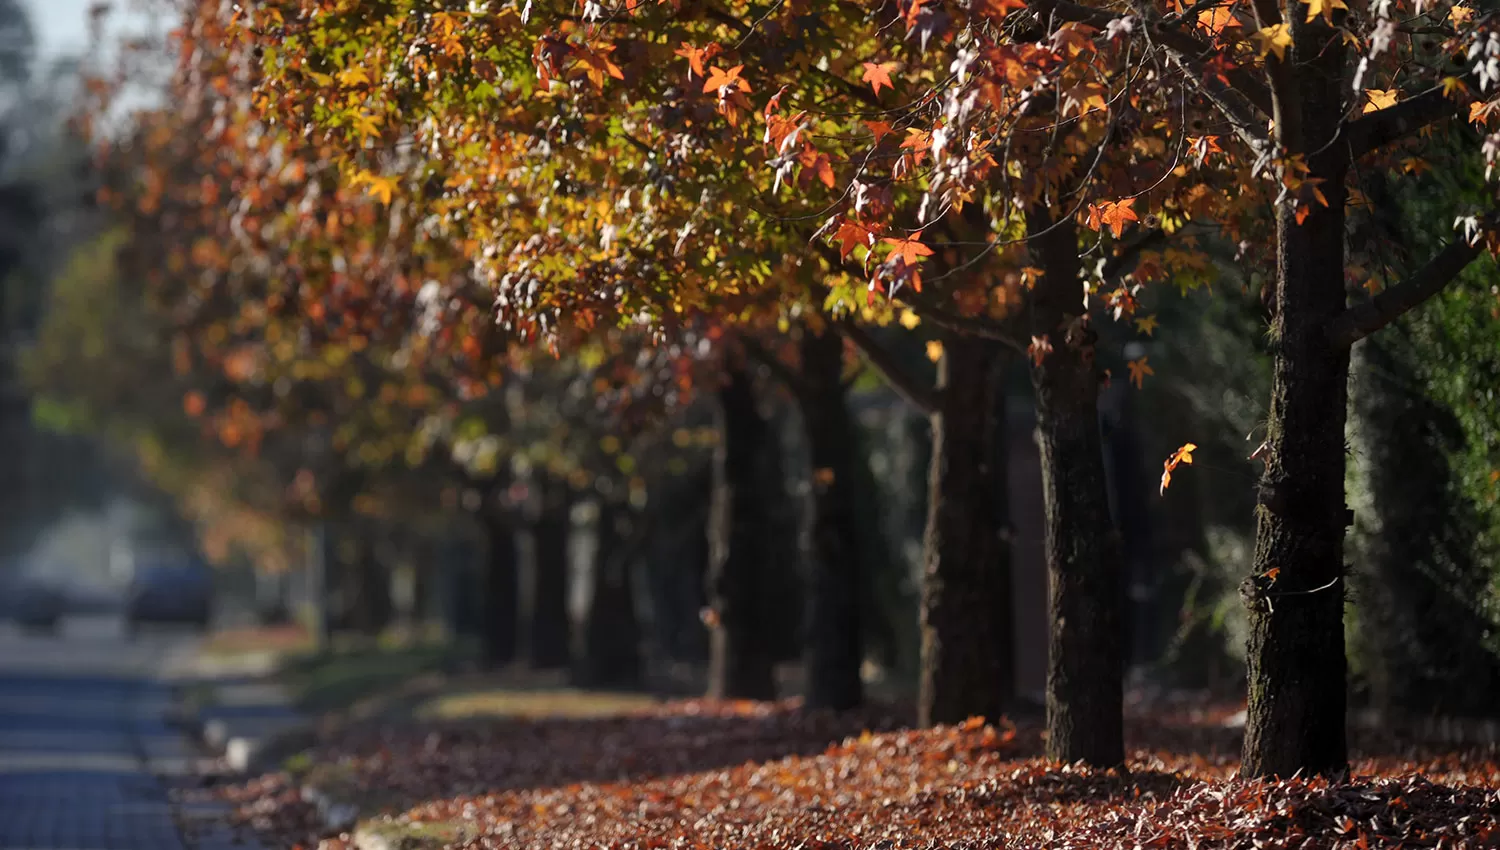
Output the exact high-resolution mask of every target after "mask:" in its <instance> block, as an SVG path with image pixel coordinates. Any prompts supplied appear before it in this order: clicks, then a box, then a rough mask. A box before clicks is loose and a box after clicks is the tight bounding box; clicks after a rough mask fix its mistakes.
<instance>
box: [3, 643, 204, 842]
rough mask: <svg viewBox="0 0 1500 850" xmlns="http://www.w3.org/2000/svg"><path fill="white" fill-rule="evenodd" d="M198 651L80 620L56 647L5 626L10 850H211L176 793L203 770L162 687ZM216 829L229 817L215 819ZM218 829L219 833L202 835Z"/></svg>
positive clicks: (5, 798) (5, 761)
mask: <svg viewBox="0 0 1500 850" xmlns="http://www.w3.org/2000/svg"><path fill="white" fill-rule="evenodd" d="M194 649H195V647H194V641H193V639H191V638H189V637H186V636H176V635H169V634H162V635H146V636H143V637H140V638H138V639H136V640H128V639H126V638H125V637H124V635H123V633H122V631H121V630H120V627H119V624H118V622H117V621H114V620H111V619H107V618H94V619H86V620H72V621H69V622H66V623H64V625H63V630H62V633H61V634H60V635H58V636H56V637H46V636H31V635H23V634H20V633H18V632H17V631H15V630H14V628H13V627H12V626H11V624H9V623H4V624H0V850H23V848H25V849H27V850H199V848H205V850H209V848H208V845H209V844H212V845H213V848H212V850H217V848H218V847H222V846H226V845H225V843H224V842H225V838H224V835H223V831H222V830H218V829H212V828H209V829H207V830H204V829H199V828H196V827H195V828H192V829H189V830H188V832H189V833H192V834H194V835H196V836H201V837H199V838H195V839H194V840H192V841H184V838H183V829H182V828H181V822H182V821H183V818H184V817H185V816H186V817H189V818H196V817H197V816H199V815H203V814H204V813H185V812H182V811H174V809H173V806H172V804H171V803H170V802H169V798H168V788H169V787H170V785H171V784H172V783H174V782H180V781H182V779H183V778H184V777H188V776H189V775H190V774H191V773H192V770H193V766H194V764H195V756H194V750H193V748H192V746H191V744H190V742H189V741H188V740H187V739H186V738H185V737H184V736H183V734H182V733H181V732H180V731H179V730H178V729H175V728H173V726H172V725H171V724H170V722H169V711H170V706H171V693H170V690H169V687H168V686H167V685H166V684H165V683H164V682H163V681H161V677H162V676H163V675H165V674H167V673H168V671H169V670H170V669H171V668H172V667H173V666H174V665H179V664H180V663H181V662H182V661H183V659H186V658H190V657H191V655H192V653H193V652H194ZM207 816H208V817H209V818H210V819H212V818H214V817H221V816H222V813H221V812H209V813H207ZM203 826H206V827H211V826H212V825H211V824H203Z"/></svg>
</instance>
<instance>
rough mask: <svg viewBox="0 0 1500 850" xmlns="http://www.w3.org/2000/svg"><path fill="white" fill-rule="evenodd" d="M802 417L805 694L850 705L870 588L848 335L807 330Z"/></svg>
mask: <svg viewBox="0 0 1500 850" xmlns="http://www.w3.org/2000/svg"><path fill="white" fill-rule="evenodd" d="M801 349H802V381H803V386H802V387H801V390H802V392H801V393H800V394H799V396H800V398H799V401H800V404H801V408H802V422H803V427H804V429H805V431H806V434H807V443H808V450H809V454H810V455H811V462H812V470H813V475H812V494H811V498H810V500H809V503H808V506H809V509H810V511H811V517H810V518H809V519H810V522H809V524H810V528H809V530H808V534H807V536H806V540H807V543H808V545H809V548H810V549H811V551H810V552H808V553H807V554H808V558H807V560H808V563H809V566H810V568H811V573H812V574H811V580H810V582H809V585H810V586H809V588H808V599H807V603H808V604H807V625H806V638H805V639H806V664H807V687H806V700H807V705H808V707H809V708H814V709H819V708H824V709H832V710H835V711H845V710H848V709H851V708H855V707H857V706H858V705H859V704H860V703H861V702H862V701H863V699H864V685H863V682H862V681H861V680H860V666H861V664H862V662H863V660H864V658H863V649H864V645H863V640H862V634H863V633H862V631H861V623H860V609H861V607H862V605H861V603H862V599H863V593H864V587H865V581H866V578H865V575H864V574H863V570H862V569H861V557H860V555H861V550H862V547H861V546H860V541H859V532H860V529H859V525H858V522H857V517H856V516H855V513H854V494H853V492H852V490H853V487H854V486H855V482H856V481H857V476H858V471H857V470H856V469H855V464H856V463H858V462H859V456H858V453H857V451H856V449H857V442H856V435H855V433H854V421H853V419H852V418H851V417H850V415H849V406H848V401H847V398H846V397H845V391H844V385H843V371H844V368H843V367H844V340H843V338H842V337H840V336H839V335H838V334H836V333H834V332H833V331H832V330H831V329H830V330H827V331H825V332H824V333H823V334H821V335H819V334H814V333H812V332H811V331H810V330H804V331H803V336H802V342H801Z"/></svg>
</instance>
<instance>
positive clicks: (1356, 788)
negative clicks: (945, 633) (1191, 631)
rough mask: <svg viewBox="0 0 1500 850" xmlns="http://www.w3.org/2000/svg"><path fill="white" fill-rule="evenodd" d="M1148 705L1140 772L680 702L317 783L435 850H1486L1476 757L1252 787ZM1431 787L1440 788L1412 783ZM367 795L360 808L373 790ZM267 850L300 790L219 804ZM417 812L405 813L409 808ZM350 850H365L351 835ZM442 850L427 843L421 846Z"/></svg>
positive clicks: (467, 735) (412, 733)
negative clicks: (591, 849)
mask: <svg viewBox="0 0 1500 850" xmlns="http://www.w3.org/2000/svg"><path fill="white" fill-rule="evenodd" d="M1219 716H1220V712H1209V713H1207V714H1205V713H1204V712H1202V711H1201V710H1200V711H1198V712H1197V713H1196V715H1192V714H1190V713H1188V712H1182V711H1174V710H1171V709H1170V708H1168V707H1166V706H1153V707H1152V713H1151V715H1150V716H1149V717H1146V716H1143V717H1142V718H1141V719H1140V720H1139V721H1137V722H1134V723H1132V725H1131V734H1132V739H1133V741H1134V744H1135V746H1136V747H1137V749H1135V750H1134V754H1133V756H1132V758H1131V762H1130V765H1129V766H1130V770H1129V771H1128V772H1126V771H1097V770H1091V769H1089V768H1085V767H1081V766H1059V765H1056V764H1049V763H1047V762H1045V761H1043V760H1041V759H1038V758H1036V757H1035V756H1034V754H1035V753H1036V752H1037V750H1038V748H1039V745H1040V741H1039V740H1038V730H1037V729H1036V728H1034V727H1030V726H1026V725H1023V726H1021V727H1019V728H1017V727H1015V726H1012V725H1011V724H1009V723H1000V724H999V725H988V724H984V723H982V722H980V721H978V720H975V721H971V722H969V723H965V724H961V725H956V726H945V727H939V728H936V729H930V730H920V731H917V730H911V729H907V728H902V726H901V722H900V718H899V717H898V716H893V715H891V714H889V713H887V712H871V713H868V714H866V715H864V716H848V717H843V718H835V717H831V716H828V715H821V714H810V713H805V712H802V711H800V710H798V709H797V708H796V707H793V706H787V705H745V704H713V703H707V704H705V703H702V702H691V703H670V704H666V705H663V706H659V707H656V708H653V709H648V710H642V711H638V712H632V713H628V714H626V715H623V716H620V717H615V718H599V719H588V720H578V719H561V718H553V719H543V720H512V721H498V722H487V723H485V724H483V725H474V724H455V723H448V724H423V725H421V726H419V727H417V728H414V729H409V730H403V731H397V730H393V729H391V728H389V727H373V726H372V727H367V728H356V729H353V730H350V731H349V732H346V733H344V734H342V735H340V736H338V737H336V738H332V739H329V740H326V741H325V742H324V743H323V744H322V745H321V746H320V747H319V748H317V749H315V750H314V751H313V752H312V753H311V761H312V762H313V763H314V764H327V765H333V764H338V765H340V766H341V767H342V768H343V769H344V770H345V771H346V774H347V775H346V776H345V778H344V780H343V783H342V784H343V785H344V786H345V787H346V788H348V789H349V790H351V791H353V792H354V794H355V799H359V798H360V796H361V795H362V794H368V795H370V796H371V797H372V798H373V799H378V800H381V801H384V802H385V803H387V804H389V805H390V806H392V807H391V808H387V809H386V812H387V814H386V815H385V816H380V817H376V816H375V814H376V813H375V812H373V811H371V812H369V815H370V816H371V820H372V823H371V824H370V825H371V826H372V827H373V828H374V829H375V830H376V831H379V832H382V833H383V834H387V835H390V836H393V837H395V838H397V839H400V838H401V837H402V836H404V835H406V834H408V827H410V828H411V831H412V832H411V834H412V835H413V840H415V838H416V837H419V836H418V833H420V834H422V835H427V836H432V835H433V834H434V833H435V834H437V835H439V836H443V838H442V840H439V841H438V842H437V843H435V844H432V845H430V846H447V847H478V846H482V845H483V843H484V842H485V841H486V840H487V839H486V838H485V837H484V836H486V835H487V834H493V831H495V830H503V831H504V833H503V834H504V835H505V836H506V841H507V842H509V843H511V844H514V845H517V846H528V847H529V846H551V845H553V844H568V845H576V846H598V847H614V846H626V845H629V844H648V843H655V842H660V843H663V844H668V845H677V846H684V847H716V846H762V847H771V848H782V847H788V848H790V847H798V846H805V845H806V844H811V843H820V844H824V845H827V846H841V847H844V846H847V847H869V846H884V847H892V848H905V847H931V846H941V847H965V846H1002V845H1003V846H1011V845H1022V846H1035V847H1059V848H1061V847H1097V846H1108V847H1113V846H1136V845H1140V846H1143V847H1152V846H1159V847H1187V846H1198V847H1215V848H1217V847H1225V848H1228V847H1241V846H1251V845H1252V844H1254V843H1262V844H1265V845H1277V844H1283V843H1288V842H1298V843H1301V844H1306V845H1307V846H1317V847H1349V848H1354V847H1366V846H1368V847H1397V846H1412V845H1413V844H1417V843H1425V844H1432V845H1433V846H1439V845H1440V844H1441V846H1486V844H1487V842H1490V841H1492V840H1493V831H1494V823H1495V818H1496V817H1497V815H1500V797H1497V792H1496V791H1495V788H1496V787H1497V786H1500V771H1497V768H1496V766H1495V764H1494V762H1493V761H1492V760H1489V759H1487V757H1486V756H1485V755H1483V754H1482V753H1480V752H1477V751H1469V752H1463V751H1459V752H1445V751H1433V750H1430V749H1419V750H1416V751H1415V752H1413V753H1410V754H1396V753H1395V752H1394V748H1390V746H1389V742H1385V744H1384V746H1382V745H1380V744H1378V743H1375V742H1373V741H1372V742H1371V743H1372V744H1374V747H1375V748H1374V749H1372V750H1370V751H1369V752H1368V753H1367V754H1365V755H1363V756H1361V757H1360V758H1359V759H1358V760H1357V762H1356V767H1355V774H1354V775H1353V776H1351V777H1350V778H1348V779H1346V780H1343V781H1340V782H1333V783H1330V782H1328V781H1326V780H1309V779H1304V778H1295V779H1291V780H1288V781H1283V782H1274V783H1253V782H1245V781H1241V780H1237V779H1235V778H1234V776H1233V774H1234V770H1235V763H1234V761H1233V760H1232V759H1230V758H1226V757H1225V756H1224V753H1226V752H1228V751H1230V750H1231V749H1232V748H1234V747H1235V746H1236V742H1235V740H1234V738H1235V737H1236V736H1235V733H1233V732H1230V731H1225V730H1222V729H1214V728H1213V727H1212V726H1209V725H1205V724H1207V723H1210V722H1212V721H1213V720H1217V719H1218V718H1219ZM1415 770H1421V771H1422V772H1423V773H1424V774H1425V777H1419V776H1417V775H1415V774H1414V773H1413V771H1415ZM361 789H364V790H363V791H362V790H361ZM225 796H227V797H228V798H229V799H231V800H234V801H236V802H238V803H239V812H240V816H241V817H243V818H245V819H246V820H247V821H248V822H249V823H250V824H252V825H254V826H255V827H256V828H257V830H258V831H260V833H261V835H262V836H263V837H264V838H265V839H267V840H269V841H271V842H273V846H292V845H293V844H302V845H305V846H312V845H313V844H314V843H316V840H317V839H318V838H321V837H322V836H321V835H319V834H318V828H317V827H316V826H314V825H313V824H312V821H313V818H314V816H315V811H314V809H313V807H312V806H311V805H310V804H307V803H303V802H302V801H301V800H300V799H298V794H297V791H296V786H295V785H288V784H287V783H286V779H285V777H280V776H275V775H271V776H265V777H260V778H257V779H253V780H250V781H248V782H246V783H244V784H241V785H239V786H236V787H234V788H232V789H230V790H228V791H227V792H226V793H225ZM403 807H408V808H403ZM340 842H341V843H339V844H338V845H337V846H350V844H349V842H348V840H347V838H344V839H340ZM418 846H429V845H418Z"/></svg>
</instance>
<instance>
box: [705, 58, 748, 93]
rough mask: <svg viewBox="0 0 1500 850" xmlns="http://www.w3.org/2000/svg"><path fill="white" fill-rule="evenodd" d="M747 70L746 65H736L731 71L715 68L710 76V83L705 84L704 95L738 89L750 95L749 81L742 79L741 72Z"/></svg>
mask: <svg viewBox="0 0 1500 850" xmlns="http://www.w3.org/2000/svg"><path fill="white" fill-rule="evenodd" d="M743 70H745V66H744V65H736V66H734V67H733V68H730V69H729V70H727V71H726V70H724V69H723V68H714V69H713V70H712V71H711V72H710V73H709V76H708V82H706V83H704V84H703V93H704V94H710V93H712V92H717V91H721V90H725V89H732V88H735V87H738V88H739V90H740V91H742V92H745V93H747V94H748V93H749V91H750V83H749V81H747V80H745V79H743V78H741V77H740V72H741V71H743Z"/></svg>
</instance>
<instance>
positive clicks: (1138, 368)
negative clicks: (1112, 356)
mask: <svg viewBox="0 0 1500 850" xmlns="http://www.w3.org/2000/svg"><path fill="white" fill-rule="evenodd" d="M1125 366H1126V367H1127V368H1129V369H1130V382H1131V383H1132V384H1135V388H1136V389H1140V388H1141V382H1142V381H1144V380H1146V376H1147V375H1155V374H1156V370H1154V369H1152V368H1151V366H1150V364H1148V363H1147V362H1146V358H1144V357H1142V358H1141V359H1139V360H1131V361H1129V362H1127V363H1126V364H1125Z"/></svg>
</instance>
